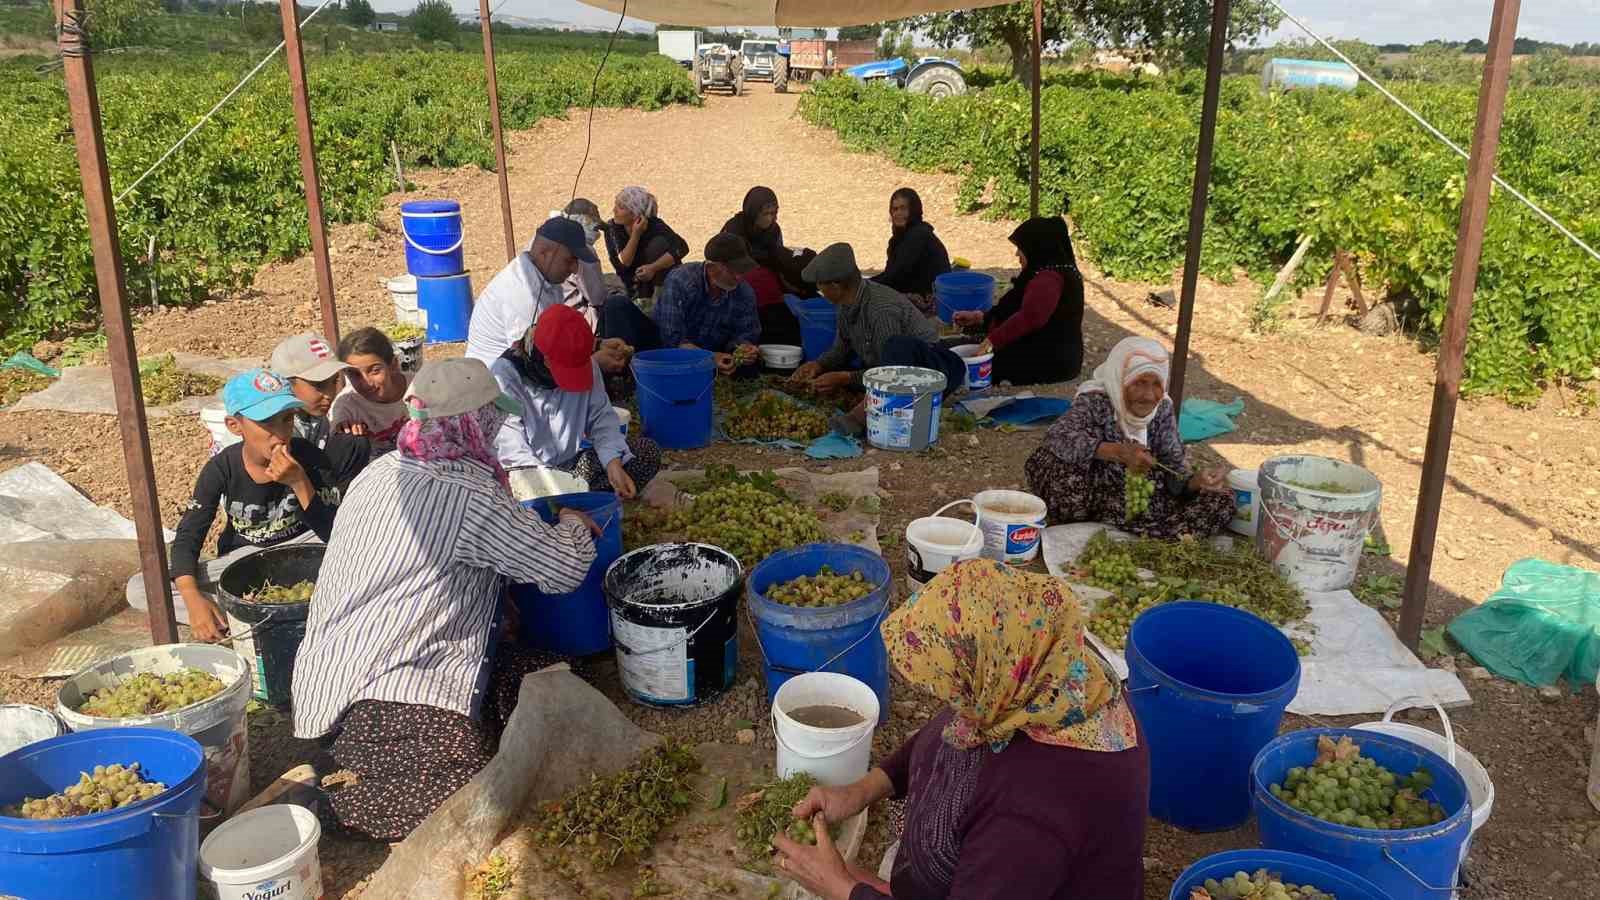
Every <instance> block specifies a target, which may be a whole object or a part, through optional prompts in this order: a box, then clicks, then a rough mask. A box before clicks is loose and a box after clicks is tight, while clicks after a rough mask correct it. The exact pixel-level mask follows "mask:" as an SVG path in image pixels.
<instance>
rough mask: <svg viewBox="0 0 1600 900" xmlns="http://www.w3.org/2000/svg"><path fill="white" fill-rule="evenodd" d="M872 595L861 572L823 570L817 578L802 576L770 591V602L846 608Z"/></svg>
mask: <svg viewBox="0 0 1600 900" xmlns="http://www.w3.org/2000/svg"><path fill="white" fill-rule="evenodd" d="M870 593H872V585H870V584H868V583H867V579H866V578H864V577H863V576H862V575H861V573H860V572H851V573H850V574H848V575H840V574H838V573H837V572H835V571H833V568H832V567H831V566H823V567H822V569H821V570H820V571H818V572H817V574H815V575H802V576H800V577H799V578H793V579H790V580H789V581H785V582H784V583H783V584H779V585H775V586H773V587H771V588H768V589H767V599H769V600H771V601H772V602H774V603H782V604H784V605H785V606H811V607H828V606H843V605H845V604H846V603H850V602H853V601H856V600H860V599H861V598H862V597H865V596H866V595H868V594H870Z"/></svg>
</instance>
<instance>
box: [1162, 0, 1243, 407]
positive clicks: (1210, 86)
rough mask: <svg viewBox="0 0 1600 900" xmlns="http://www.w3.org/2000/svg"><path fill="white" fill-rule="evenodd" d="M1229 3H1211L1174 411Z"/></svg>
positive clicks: (1195, 278) (1189, 322)
mask: <svg viewBox="0 0 1600 900" xmlns="http://www.w3.org/2000/svg"><path fill="white" fill-rule="evenodd" d="M1228 6H1229V0H1212V3H1211V47H1210V51H1209V53H1208V54H1207V56H1206V92H1205V98H1204V100H1202V101H1201V106H1200V144H1199V146H1198V147H1197V148H1196V150H1195V163H1194V192H1193V193H1192V194H1191V195H1190V197H1189V249H1188V252H1187V253H1185V255H1184V260H1183V292H1182V294H1181V295H1180V296H1179V299H1178V334H1177V336H1176V337H1174V338H1173V341H1172V383H1171V384H1170V385H1169V386H1168V388H1167V393H1168V394H1169V395H1171V397H1172V408H1173V410H1175V411H1181V410H1182V409H1183V380H1184V376H1185V375H1186V374H1187V369H1188V367H1189V331H1190V329H1191V328H1193V325H1194V294H1195V289H1196V287H1197V286H1198V284H1199V279H1200V248H1201V245H1202V243H1203V242H1204V240H1205V233H1206V202H1207V200H1208V199H1209V197H1210V192H1211V151H1212V148H1213V146H1214V145H1215V142H1216V137H1217V100H1218V97H1219V96H1220V95H1221V93H1222V54H1223V51H1225V50H1227V48H1228Z"/></svg>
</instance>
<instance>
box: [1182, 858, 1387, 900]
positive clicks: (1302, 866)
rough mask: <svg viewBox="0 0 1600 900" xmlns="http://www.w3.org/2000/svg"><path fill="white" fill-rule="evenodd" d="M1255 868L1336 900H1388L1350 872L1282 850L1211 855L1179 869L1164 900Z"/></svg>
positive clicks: (1186, 899) (1184, 898)
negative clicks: (1180, 870) (1337, 899)
mask: <svg viewBox="0 0 1600 900" xmlns="http://www.w3.org/2000/svg"><path fill="white" fill-rule="evenodd" d="M1258 869H1266V870H1267V871H1268V872H1271V873H1273V874H1274V875H1277V876H1278V877H1279V878H1282V879H1283V881H1284V882H1285V883H1287V884H1298V885H1301V886H1302V887H1304V886H1308V885H1309V886H1310V887H1314V888H1316V889H1317V890H1319V891H1321V892H1322V893H1324V894H1332V895H1333V896H1335V897H1338V898H1339V900H1389V895H1388V894H1385V893H1384V892H1383V891H1381V890H1379V889H1378V886H1377V885H1375V884H1373V883H1372V882H1370V881H1368V880H1366V879H1365V878H1362V877H1361V876H1359V875H1357V874H1355V873H1354V872H1347V871H1345V870H1344V869H1341V868H1339V867H1338V866H1336V865H1334V864H1332V863H1329V862H1324V861H1322V860H1320V859H1317V858H1316V857H1314V856H1307V855H1305V854H1304V853H1289V852H1287V851H1284V850H1228V851H1226V852H1224V853H1213V854H1211V855H1210V856H1207V857H1205V858H1203V859H1201V860H1200V861H1198V862H1196V863H1195V864H1194V865H1191V866H1190V867H1189V868H1187V869H1184V870H1183V874H1182V875H1179V876H1178V880H1177V881H1174V882H1173V883H1172V892H1171V893H1170V894H1168V895H1167V900H1190V897H1191V895H1192V894H1193V892H1194V890H1195V889H1196V888H1199V887H1204V886H1205V883H1206V880H1207V879H1210V878H1215V879H1216V880H1218V881H1221V880H1222V879H1224V878H1228V877H1230V876H1232V875H1233V874H1234V873H1236V872H1244V873H1246V874H1250V873H1254V872H1255V871H1257V870H1258Z"/></svg>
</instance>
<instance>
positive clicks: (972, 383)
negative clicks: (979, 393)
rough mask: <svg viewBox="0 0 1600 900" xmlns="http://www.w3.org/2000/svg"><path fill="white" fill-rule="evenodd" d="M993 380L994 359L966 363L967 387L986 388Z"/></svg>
mask: <svg viewBox="0 0 1600 900" xmlns="http://www.w3.org/2000/svg"><path fill="white" fill-rule="evenodd" d="M993 380H994V360H992V359H986V360H984V361H983V362H980V363H970V362H969V363H967V387H969V388H986V387H988V386H989V384H990V382H992V381H993Z"/></svg>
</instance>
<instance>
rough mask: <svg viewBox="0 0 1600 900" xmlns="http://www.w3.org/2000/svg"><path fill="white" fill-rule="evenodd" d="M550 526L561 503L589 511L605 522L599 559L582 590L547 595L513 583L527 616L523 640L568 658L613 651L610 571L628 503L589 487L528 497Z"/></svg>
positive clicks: (513, 593)
mask: <svg viewBox="0 0 1600 900" xmlns="http://www.w3.org/2000/svg"><path fill="white" fill-rule="evenodd" d="M522 505H523V506H526V507H527V508H529V509H531V510H533V511H534V512H537V513H538V514H539V517H540V518H542V519H544V520H545V521H546V522H548V523H550V524H554V523H555V521H556V510H555V507H557V506H568V507H571V508H573V509H576V510H579V511H580V512H586V513H588V514H589V517H590V518H592V519H594V522H595V524H596V525H599V526H600V537H599V539H598V540H596V541H595V557H594V563H593V564H592V565H590V566H589V574H588V575H587V576H585V577H584V579H583V584H581V585H579V586H578V589H577V590H575V591H572V592H570V593H566V594H546V593H544V592H543V591H540V590H539V589H538V588H537V587H535V586H533V585H531V584H513V585H512V586H511V602H513V603H515V604H516V605H517V614H518V616H519V617H520V618H521V619H522V622H521V623H520V627H519V628H518V629H517V638H518V640H519V641H520V642H521V643H522V645H523V646H525V647H534V648H536V649H539V650H549V651H551V652H552V653H560V654H562V655H565V656H588V655H589V654H591V653H601V652H603V651H606V650H610V649H611V613H610V611H609V610H608V609H607V608H606V592H605V585H604V583H603V582H604V581H605V577H606V569H607V568H608V567H609V566H610V565H611V564H612V563H613V562H615V561H616V559H617V557H619V556H621V555H622V501H621V500H618V499H617V495H616V494H608V493H604V492H600V491H589V492H585V493H582V494H561V495H560V496H557V497H541V498H539V499H537V500H526V501H524V502H523V504H522Z"/></svg>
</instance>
